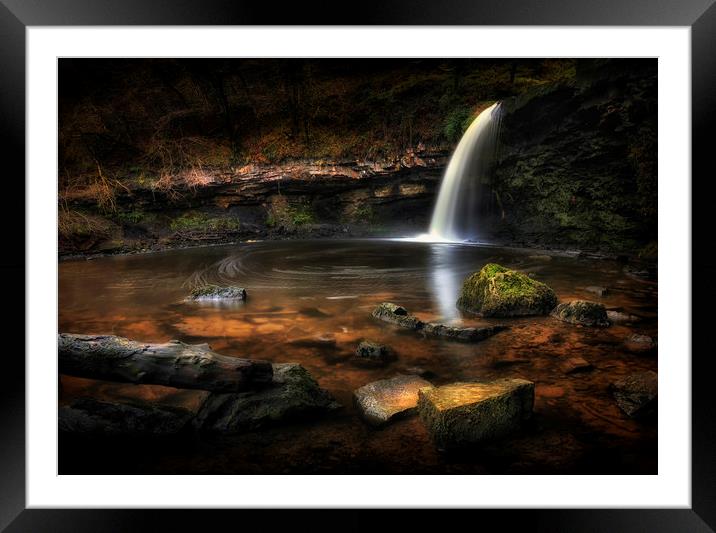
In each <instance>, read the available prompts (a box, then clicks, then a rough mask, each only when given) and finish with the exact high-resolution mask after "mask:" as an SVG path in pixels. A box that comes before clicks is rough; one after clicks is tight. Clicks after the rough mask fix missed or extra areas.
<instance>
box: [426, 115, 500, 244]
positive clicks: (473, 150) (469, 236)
mask: <svg viewBox="0 0 716 533" xmlns="http://www.w3.org/2000/svg"><path fill="white" fill-rule="evenodd" d="M499 127H500V104H499V102H497V103H495V104H493V105H491V106H490V107H488V108H487V109H485V110H484V111H482V113H480V114H479V115H478V116H477V118H476V119H475V120H473V121H472V124H470V127H468V128H467V130H466V131H465V134H464V135H463V136H462V139H460V143H459V144H458V145H457V148H456V149H455V152H454V153H453V155H452V157H451V158H450V163H449V164H448V167H447V169H446V170H445V175H444V176H443V180H442V183H441V185H440V192H439V193H438V200H437V203H436V204H435V210H434V211H433V218H432V220H431V222H430V231H429V233H428V234H427V235H424V236H421V237H420V240H429V241H433V242H435V241H465V240H475V239H476V238H477V237H478V231H479V221H478V215H479V213H480V211H481V205H484V204H481V202H485V201H486V200H488V198H484V197H483V194H482V192H483V186H484V185H485V184H487V183H489V177H490V175H489V173H490V170H491V166H492V163H493V161H494V156H495V149H496V147H497V134H498V130H499Z"/></svg>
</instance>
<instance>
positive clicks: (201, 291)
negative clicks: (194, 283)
mask: <svg viewBox="0 0 716 533" xmlns="http://www.w3.org/2000/svg"><path fill="white" fill-rule="evenodd" d="M188 299H189V300H193V301H197V302H201V301H213V300H245V299H246V289H244V288H243V287H235V286H233V285H231V286H226V287H222V286H219V285H202V286H201V287H196V288H195V289H193V290H192V291H191V294H190V295H189V298H188Z"/></svg>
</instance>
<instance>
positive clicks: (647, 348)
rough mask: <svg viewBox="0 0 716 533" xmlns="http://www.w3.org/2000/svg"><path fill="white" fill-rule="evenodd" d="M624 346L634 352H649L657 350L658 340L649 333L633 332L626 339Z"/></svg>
mask: <svg viewBox="0 0 716 533" xmlns="http://www.w3.org/2000/svg"><path fill="white" fill-rule="evenodd" d="M624 348H626V349H627V350H629V351H630V352H632V353H639V354H647V353H650V352H653V351H656V341H655V340H654V339H652V338H651V337H650V336H649V335H642V334H640V333H633V334H631V335H629V336H628V337H627V338H626V340H625V341H624Z"/></svg>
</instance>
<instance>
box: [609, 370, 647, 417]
mask: <svg viewBox="0 0 716 533" xmlns="http://www.w3.org/2000/svg"><path fill="white" fill-rule="evenodd" d="M658 378H659V376H658V374H657V373H656V372H653V371H651V370H646V371H644V372H635V373H633V374H629V375H628V376H626V377H625V378H623V379H620V380H618V381H615V382H614V383H612V384H611V386H610V388H611V391H612V395H613V396H614V399H615V400H616V402H617V405H618V406H619V408H620V409H621V410H622V411H624V412H625V413H626V414H627V415H628V416H630V417H633V418H635V417H639V416H644V415H649V414H653V413H654V412H655V411H656V403H657V397H658V384H659V379H658Z"/></svg>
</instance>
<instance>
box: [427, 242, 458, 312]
mask: <svg viewBox="0 0 716 533" xmlns="http://www.w3.org/2000/svg"><path fill="white" fill-rule="evenodd" d="M460 248H461V247H460V245H453V244H431V245H430V267H429V268H430V282H431V291H430V292H431V294H432V297H433V301H434V303H435V305H436V308H437V309H438V310H439V312H440V315H441V319H442V320H444V321H449V322H457V321H459V319H460V313H459V311H458V309H457V307H455V302H456V300H457V297H458V293H459V291H460V287H462V282H463V279H464V277H465V276H464V273H463V270H464V266H463V267H462V268H461V265H460V263H461V261H460V255H461V254H460Z"/></svg>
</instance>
